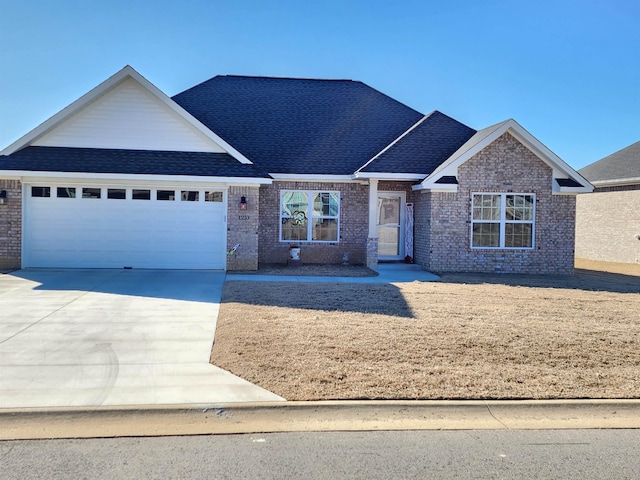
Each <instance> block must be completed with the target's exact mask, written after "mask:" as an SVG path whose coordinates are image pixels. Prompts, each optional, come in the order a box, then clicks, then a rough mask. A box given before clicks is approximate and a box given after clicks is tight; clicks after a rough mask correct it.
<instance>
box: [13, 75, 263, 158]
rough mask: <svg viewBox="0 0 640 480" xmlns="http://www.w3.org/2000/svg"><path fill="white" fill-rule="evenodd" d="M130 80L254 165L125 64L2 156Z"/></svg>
mask: <svg viewBox="0 0 640 480" xmlns="http://www.w3.org/2000/svg"><path fill="white" fill-rule="evenodd" d="M128 78H131V79H133V80H134V81H136V82H137V83H139V84H140V85H141V86H142V87H143V88H145V89H146V90H147V91H149V92H150V93H151V94H152V95H154V96H155V97H156V98H157V99H158V100H160V101H161V102H163V103H164V104H165V105H167V106H168V107H169V108H170V109H171V110H173V111H174V112H176V113H177V114H178V115H180V116H181V117H182V118H183V119H184V120H186V121H187V122H188V123H190V124H191V125H192V126H193V127H195V128H196V129H197V130H198V131H199V132H201V133H202V134H204V135H205V136H206V137H207V138H209V139H210V140H211V141H213V142H214V143H216V144H218V145H219V146H220V147H222V148H223V149H224V150H226V151H227V153H229V155H231V156H232V157H233V158H235V159H236V160H238V161H239V162H240V163H245V164H251V163H252V162H251V161H250V160H249V159H248V158H246V157H245V156H244V155H242V154H241V153H240V152H238V151H237V150H236V149H235V148H233V147H232V146H231V145H229V144H228V143H227V142H226V141H224V140H223V139H222V138H220V137H219V136H218V135H217V134H216V133H215V132H212V131H211V130H210V129H209V128H207V127H206V126H205V125H204V124H202V122H200V121H199V120H198V119H196V118H195V117H194V116H193V115H191V114H190V113H189V112H187V111H186V110H185V109H184V108H182V107H181V106H180V105H178V104H177V103H176V102H175V101H173V100H172V99H171V98H170V97H169V96H167V95H166V94H165V93H164V92H163V91H162V90H160V89H159V88H158V87H156V86H155V85H154V84H152V83H151V82H150V81H149V80H147V79H146V78H144V77H143V76H142V75H140V74H139V73H138V72H137V71H136V70H135V69H134V68H133V67H131V66H130V65H126V66H125V67H124V68H122V69H121V70H119V71H118V72H116V73H115V74H113V75H112V76H111V77H109V78H108V79H106V80H105V81H104V82H102V83H100V84H99V85H98V86H96V87H94V88H93V89H91V90H90V91H89V92H87V93H85V94H84V95H83V96H81V97H80V98H78V99H77V100H76V101H74V102H72V103H71V104H69V105H68V106H66V107H65V108H63V109H62V110H60V111H59V112H58V113H56V114H55V115H53V116H52V117H50V118H49V119H47V120H45V121H44V122H42V123H41V124H40V125H38V126H37V127H36V128H34V129H33V130H31V131H30V132H28V133H27V134H25V135H23V136H22V137H20V138H19V139H18V140H16V141H15V142H13V143H12V144H11V145H9V146H8V147H6V148H5V149H4V150H2V151H0V155H11V154H12V153H14V152H16V151H18V150H20V149H22V148H24V147H26V146H29V145H30V144H31V143H32V142H34V141H35V140H36V139H38V138H40V137H41V136H43V135H44V134H45V133H47V132H49V131H51V130H52V129H53V128H54V127H56V126H57V125H59V124H60V123H62V122H63V121H64V120H66V119H68V118H70V117H71V116H72V115H74V114H75V113H77V112H79V111H80V110H81V109H83V108H84V107H85V106H87V105H88V104H89V103H91V102H93V101H94V100H96V99H97V98H99V97H101V96H102V95H104V94H105V93H107V92H108V91H109V90H111V89H112V88H114V87H116V86H117V85H119V84H120V83H122V82H123V81H124V80H126V79H128Z"/></svg>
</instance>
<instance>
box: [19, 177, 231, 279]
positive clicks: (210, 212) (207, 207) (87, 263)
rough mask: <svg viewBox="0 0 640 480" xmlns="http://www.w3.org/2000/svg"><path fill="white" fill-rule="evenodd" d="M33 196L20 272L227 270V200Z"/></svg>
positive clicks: (28, 212)
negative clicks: (44, 269) (64, 269)
mask: <svg viewBox="0 0 640 480" xmlns="http://www.w3.org/2000/svg"><path fill="white" fill-rule="evenodd" d="M209 190H210V189H209ZM30 192H31V190H30V189H27V199H26V200H27V209H26V212H25V213H26V214H25V226H24V232H25V264H26V265H25V266H30V267H76V268H82V267H85V268H123V267H133V268H187V269H224V268H225V263H226V255H225V250H226V224H225V212H226V204H225V203H224V202H204V201H198V202H181V201H157V200H131V199H127V200H119V199H108V198H100V199H92V198H53V197H52V198H40V197H30V196H29V195H30ZM51 193H52V195H55V189H54V188H52V189H51ZM105 193H106V192H105V191H104V190H103V197H104V196H106V195H105ZM154 195H155V194H154V193H152V198H153V196H154ZM200 198H201V199H202V198H203V195H202V192H201V194H200Z"/></svg>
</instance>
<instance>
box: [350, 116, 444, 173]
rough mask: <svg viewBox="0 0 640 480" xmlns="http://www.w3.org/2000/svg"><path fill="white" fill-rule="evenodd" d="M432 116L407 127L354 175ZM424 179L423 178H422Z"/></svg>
mask: <svg viewBox="0 0 640 480" xmlns="http://www.w3.org/2000/svg"><path fill="white" fill-rule="evenodd" d="M432 114H433V112H431V113H429V114H428V115H425V116H424V117H422V118H421V119H420V120H418V121H417V122H416V123H414V124H413V125H412V126H411V127H409V128H408V129H407V130H406V131H405V132H403V133H402V134H401V135H400V136H399V137H398V138H396V139H395V140H394V141H393V142H391V143H390V144H389V145H387V146H386V147H384V148H383V149H382V150H380V152H379V153H378V154H376V155H374V156H373V158H372V159H371V160H369V161H368V162H367V163H365V164H364V165H362V166H361V167H360V168H359V169H358V170H356V175H359V173H360V171H361V170H362V169H363V168H365V167H366V166H367V165H369V164H370V163H372V162H373V161H374V160H376V159H377V158H379V157H380V156H381V155H382V154H384V153H385V152H386V151H388V150H389V149H390V148H391V147H393V146H394V145H395V144H396V143H398V142H399V141H400V140H402V139H403V138H404V137H405V136H407V135H408V134H409V133H410V132H412V131H413V130H414V129H416V128H417V127H418V125H420V124H421V123H422V122H424V121H425V120H426V119H427V118H429V117H430V116H431V115H432ZM365 178H374V177H365ZM423 178H424V177H423Z"/></svg>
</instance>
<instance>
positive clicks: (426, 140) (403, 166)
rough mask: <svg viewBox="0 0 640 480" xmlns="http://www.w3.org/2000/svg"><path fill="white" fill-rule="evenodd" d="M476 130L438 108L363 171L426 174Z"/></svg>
mask: <svg viewBox="0 0 640 480" xmlns="http://www.w3.org/2000/svg"><path fill="white" fill-rule="evenodd" d="M475 133H476V131H475V130H473V129H472V128H469V127H467V126H466V125H464V124H462V123H460V122H458V121H457V120H454V119H453V118H451V117H448V116H447V115H445V114H443V113H441V112H438V111H434V112H433V113H431V114H430V115H428V116H427V117H425V118H424V120H423V121H421V122H420V124H419V125H417V126H416V127H415V128H414V129H413V130H411V131H410V132H409V133H407V134H406V135H405V136H403V137H402V138H400V139H399V140H398V141H397V142H396V143H394V144H393V145H392V146H391V147H390V148H389V149H387V150H386V151H384V152H383V153H382V154H381V155H379V156H378V157H377V158H375V159H374V160H373V161H372V162H370V163H369V164H368V165H366V166H364V167H363V168H362V170H361V171H363V172H394V173H420V174H424V175H425V176H426V175H428V174H430V173H432V172H433V171H434V170H435V169H436V168H437V167H438V166H439V165H440V164H442V163H443V162H444V161H445V160H447V159H448V158H449V157H450V156H451V155H452V154H453V153H454V152H455V151H456V150H458V148H460V146H461V145H463V144H464V143H465V142H466V141H467V140H469V139H470V138H471V137H472V136H473V135H474V134H475Z"/></svg>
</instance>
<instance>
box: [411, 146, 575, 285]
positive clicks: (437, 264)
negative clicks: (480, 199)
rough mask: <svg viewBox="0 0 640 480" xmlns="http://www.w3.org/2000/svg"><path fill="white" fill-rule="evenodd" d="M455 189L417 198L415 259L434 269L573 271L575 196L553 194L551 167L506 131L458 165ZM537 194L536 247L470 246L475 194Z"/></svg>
mask: <svg viewBox="0 0 640 480" xmlns="http://www.w3.org/2000/svg"><path fill="white" fill-rule="evenodd" d="M458 182H459V185H458V192H457V193H438V192H434V193H426V194H420V195H419V196H417V198H416V210H418V211H420V213H419V214H418V215H416V217H417V218H416V227H415V228H416V250H417V251H416V261H417V262H419V263H421V264H422V265H424V267H425V268H426V269H429V270H432V271H434V272H512V273H547V274H550V273H559V274H570V273H573V257H574V256H573V249H574V226H575V218H574V215H575V197H573V196H561V195H556V196H553V195H551V186H552V183H551V182H552V171H551V169H550V168H549V167H548V166H547V165H546V164H545V163H543V162H542V161H541V160H539V159H538V158H537V157H536V156H535V155H534V154H533V153H531V152H530V151H529V150H528V149H527V148H525V147H524V146H523V145H522V144H520V143H519V142H518V141H517V140H516V139H515V138H514V137H512V136H511V135H510V134H508V133H506V134H504V135H503V136H502V137H500V138H499V139H497V140H496V141H495V142H493V143H492V144H491V145H489V146H488V147H486V148H485V149H483V150H482V151H481V152H479V153H478V154H476V155H475V156H474V157H472V158H471V159H470V160H469V161H467V162H466V163H465V164H463V165H461V166H460V167H459V168H458ZM510 191H512V192H515V193H535V194H536V223H535V240H534V242H535V249H534V250H493V249H471V241H470V238H471V222H470V219H471V195H472V193H473V192H492V193H507V192H510Z"/></svg>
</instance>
